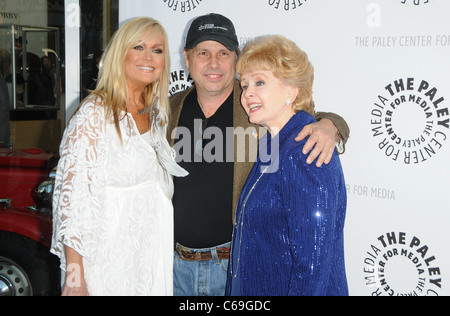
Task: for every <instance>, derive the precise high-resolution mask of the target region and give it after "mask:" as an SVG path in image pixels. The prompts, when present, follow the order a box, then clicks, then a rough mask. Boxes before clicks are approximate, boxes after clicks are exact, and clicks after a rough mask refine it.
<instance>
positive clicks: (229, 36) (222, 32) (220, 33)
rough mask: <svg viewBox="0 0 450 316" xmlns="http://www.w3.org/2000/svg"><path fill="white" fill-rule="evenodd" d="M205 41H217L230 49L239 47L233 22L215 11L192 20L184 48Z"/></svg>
mask: <svg viewBox="0 0 450 316" xmlns="http://www.w3.org/2000/svg"><path fill="white" fill-rule="evenodd" d="M205 41H215V42H219V43H221V44H222V45H224V46H225V47H226V48H228V49H229V50H231V51H236V50H237V49H238V47H239V41H238V39H237V35H236V30H235V28H234V25H233V22H231V21H230V19H228V18H226V17H224V16H223V15H220V14H215V13H211V14H208V15H204V16H201V17H198V18H196V19H195V20H194V21H193V22H192V24H191V27H190V28H189V31H188V35H187V38H186V49H193V48H194V47H196V46H197V45H198V44H200V43H202V42H205Z"/></svg>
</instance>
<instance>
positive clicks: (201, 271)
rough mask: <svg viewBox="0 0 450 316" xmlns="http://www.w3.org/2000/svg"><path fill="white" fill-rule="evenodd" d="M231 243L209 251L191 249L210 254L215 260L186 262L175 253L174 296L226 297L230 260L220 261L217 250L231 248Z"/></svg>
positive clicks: (208, 249)
mask: <svg viewBox="0 0 450 316" xmlns="http://www.w3.org/2000/svg"><path fill="white" fill-rule="evenodd" d="M229 246H230V243H227V244H224V245H220V246H217V247H214V248H207V249H190V250H191V251H192V252H209V251H211V254H212V256H213V260H208V261H185V260H183V259H181V258H180V256H179V255H178V253H177V252H176V251H175V255H174V261H173V264H174V267H173V295H174V296H225V288H226V284H227V270H228V262H229V260H220V259H219V258H218V256H217V252H216V249H217V248H223V247H229Z"/></svg>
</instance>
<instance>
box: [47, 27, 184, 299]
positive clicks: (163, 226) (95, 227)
mask: <svg viewBox="0 0 450 316" xmlns="http://www.w3.org/2000/svg"><path fill="white" fill-rule="evenodd" d="M168 85H169V53H168V42H167V35H166V32H165V31H164V29H163V28H162V26H161V25H160V24H159V23H158V22H157V21H155V20H153V19H150V18H137V19H134V20H132V21H130V22H128V23H127V24H125V25H124V26H123V27H122V28H121V29H120V30H119V31H118V32H117V33H116V34H115V36H114V38H113V40H112V42H111V44H110V45H109V47H108V48H107V50H106V52H105V54H104V56H103V58H102V62H101V69H100V74H99V81H98V84H97V89H96V90H95V91H93V92H92V94H91V95H90V96H89V97H88V98H87V99H86V100H85V101H84V102H83V103H82V104H81V106H80V107H79V108H78V110H77V111H76V113H75V114H74V116H73V117H72V118H71V120H70V122H69V124H68V127H67V129H66V131H65V133H64V137H63V140H62V144H61V160H60V162H59V165H58V171H57V175H56V183H55V192H54V205H53V212H54V235H53V243H52V252H53V253H55V254H57V255H58V256H59V257H60V258H61V263H62V268H63V269H64V270H65V271H66V284H65V287H64V290H63V295H133V296H134V295H171V294H172V293H173V292H172V291H173V289H172V288H173V285H172V282H173V280H172V269H173V209H172V204H171V197H172V194H173V183H172V178H171V175H175V176H185V175H186V174H187V173H186V172H185V171H184V170H183V169H182V168H180V167H179V166H178V165H177V164H176V163H175V160H174V154H173V152H172V149H171V148H170V147H169V145H168V143H167V140H166V126H167V117H168V99H167V91H168Z"/></svg>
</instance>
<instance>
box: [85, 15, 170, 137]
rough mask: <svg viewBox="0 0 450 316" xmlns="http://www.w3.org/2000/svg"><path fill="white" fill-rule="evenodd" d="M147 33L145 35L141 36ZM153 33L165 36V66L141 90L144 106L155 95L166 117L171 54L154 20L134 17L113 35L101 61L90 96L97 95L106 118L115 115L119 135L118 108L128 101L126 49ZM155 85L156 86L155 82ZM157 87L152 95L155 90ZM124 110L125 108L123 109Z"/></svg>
mask: <svg viewBox="0 0 450 316" xmlns="http://www.w3.org/2000/svg"><path fill="white" fill-rule="evenodd" d="M148 32H150V36H149V37H148V38H144V36H145V35H146V34H147V33H148ZM156 34H162V36H163V38H164V58H165V65H164V70H163V73H162V74H161V78H160V79H159V84H158V83H157V82H152V83H151V84H149V85H148V86H147V87H146V88H145V91H144V100H145V105H146V106H150V105H151V104H152V103H153V101H154V98H155V97H156V96H159V99H160V103H161V107H162V111H164V112H165V113H164V114H165V116H166V117H167V118H168V116H169V114H170V113H169V96H168V91H169V75H170V53H169V43H168V37H167V32H166V31H165V30H164V28H163V26H162V25H161V24H160V23H159V22H158V21H156V20H154V19H152V18H148V17H140V18H135V19H133V20H131V21H129V22H127V23H126V24H124V25H123V26H122V27H121V28H120V29H119V30H118V31H117V32H116V33H115V34H114V36H113V39H112V40H111V42H110V43H109V45H108V47H107V49H106V50H105V53H104V54H103V56H102V60H101V62H100V71H99V78H98V82H97V87H96V89H95V90H94V91H92V95H95V96H97V97H99V98H100V99H101V100H102V102H101V103H102V104H103V105H104V106H105V108H106V110H107V111H106V113H107V115H108V116H109V117H113V118H114V124H115V126H116V130H117V132H118V134H119V136H120V137H121V133H120V128H119V121H120V120H121V119H123V117H121V111H123V110H124V106H125V105H126V104H128V100H129V96H128V88H127V80H126V76H125V59H126V57H127V54H128V52H129V51H130V50H131V49H133V48H134V47H136V46H138V45H140V44H142V43H143V42H145V41H147V40H149V39H150V38H152V37H153V36H155V35H156ZM157 84H158V86H157V88H156V85H157ZM155 88H156V89H157V91H156V92H157V93H156V96H155V93H154V90H155ZM125 110H126V109H125ZM163 123H164V124H167V120H166V121H165V122H163Z"/></svg>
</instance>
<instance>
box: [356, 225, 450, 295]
mask: <svg viewBox="0 0 450 316" xmlns="http://www.w3.org/2000/svg"><path fill="white" fill-rule="evenodd" d="M363 271H364V279H365V284H366V286H367V287H368V288H369V289H370V291H371V295H372V296H439V295H440V292H441V290H442V283H443V279H442V273H441V268H440V266H439V260H438V259H437V257H436V256H435V254H434V253H433V250H432V247H431V246H430V245H429V244H427V243H425V242H424V240H423V239H421V238H420V237H418V236H416V235H413V234H411V233H408V232H405V231H395V232H389V233H386V234H383V235H381V236H379V237H378V238H377V240H376V241H375V242H374V243H372V244H371V245H370V247H369V248H368V251H367V252H366V256H365V259H364V268H363Z"/></svg>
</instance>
